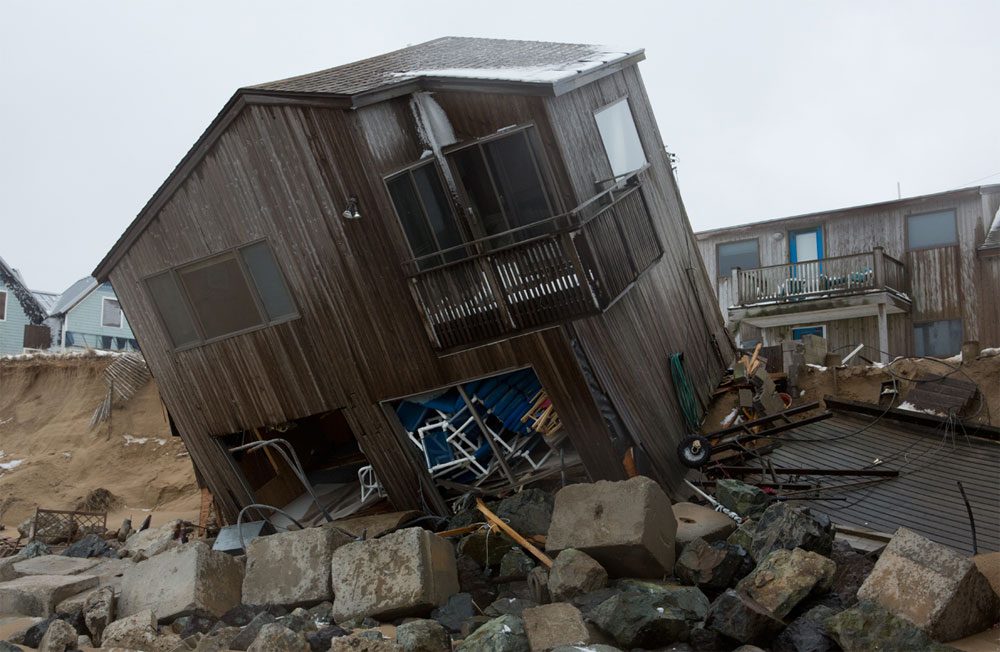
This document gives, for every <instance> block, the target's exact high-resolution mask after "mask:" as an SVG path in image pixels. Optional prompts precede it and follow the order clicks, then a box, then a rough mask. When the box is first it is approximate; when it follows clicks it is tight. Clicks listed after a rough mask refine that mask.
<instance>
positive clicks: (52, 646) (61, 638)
mask: <svg viewBox="0 0 1000 652" xmlns="http://www.w3.org/2000/svg"><path fill="white" fill-rule="evenodd" d="M76 637H77V633H76V630H75V629H73V626H72V625H70V624H69V623H67V622H66V621H65V620H54V621H52V623H51V624H50V625H49V628H48V629H47V630H45V634H44V635H43V636H42V641H41V643H40V644H39V645H38V652H66V650H74V649H76Z"/></svg>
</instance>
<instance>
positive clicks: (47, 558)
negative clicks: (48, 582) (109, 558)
mask: <svg viewBox="0 0 1000 652" xmlns="http://www.w3.org/2000/svg"><path fill="white" fill-rule="evenodd" d="M98 563H99V560H97V559H77V558H74V557H63V556H62V555H42V556H40V557H33V558H31V559H24V560H21V561H19V562H17V563H16V564H14V570H15V571H16V572H17V573H18V574H19V575H22V576H23V575H82V574H85V573H86V574H87V575H91V574H92V573H88V572H87V571H88V570H90V569H91V568H93V567H94V566H96V565H97V564H98Z"/></svg>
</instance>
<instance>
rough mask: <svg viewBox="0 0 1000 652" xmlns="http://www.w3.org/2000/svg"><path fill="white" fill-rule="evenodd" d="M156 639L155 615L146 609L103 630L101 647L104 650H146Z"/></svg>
mask: <svg viewBox="0 0 1000 652" xmlns="http://www.w3.org/2000/svg"><path fill="white" fill-rule="evenodd" d="M156 639H157V629H156V614H155V613H154V612H153V611H152V610H150V609H146V610H144V611H138V612H136V613H134V614H132V615H131V616H128V617H126V618H120V619H118V620H116V621H114V622H113V623H111V624H110V625H108V626H107V627H106V628H105V629H104V636H103V637H102V639H101V645H102V646H103V647H105V648H111V647H120V648H126V649H133V650H148V649H150V648H151V647H152V646H153V645H154V644H155V642H156Z"/></svg>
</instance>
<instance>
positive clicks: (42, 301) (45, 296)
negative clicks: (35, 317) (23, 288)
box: [31, 290, 59, 315]
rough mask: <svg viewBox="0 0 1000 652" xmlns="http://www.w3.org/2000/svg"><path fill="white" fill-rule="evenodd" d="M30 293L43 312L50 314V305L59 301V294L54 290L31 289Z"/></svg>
mask: <svg viewBox="0 0 1000 652" xmlns="http://www.w3.org/2000/svg"><path fill="white" fill-rule="evenodd" d="M31 295H32V296H33V297H35V301H37V302H38V305H40V306H41V307H42V310H44V311H45V314H47V315H49V314H52V307H53V306H54V305H56V302H58V301H59V294H58V293H56V292H45V291H44V290H31Z"/></svg>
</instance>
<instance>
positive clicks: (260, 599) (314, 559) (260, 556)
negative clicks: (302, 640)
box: [242, 527, 354, 607]
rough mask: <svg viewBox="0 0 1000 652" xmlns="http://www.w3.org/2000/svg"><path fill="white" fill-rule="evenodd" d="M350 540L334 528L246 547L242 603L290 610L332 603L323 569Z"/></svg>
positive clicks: (287, 535) (273, 537) (282, 536)
mask: <svg viewBox="0 0 1000 652" xmlns="http://www.w3.org/2000/svg"><path fill="white" fill-rule="evenodd" d="M353 540H354V539H353V538H351V537H349V536H348V535H346V534H344V533H343V532H341V531H340V530H338V529H336V528H329V527H326V528H324V527H319V528H306V529H304V530H292V531H289V532H282V533H280V534H272V535H270V536H263V537H257V538H255V539H253V540H252V541H251V542H250V543H249V544H247V562H246V572H245V574H244V576H243V591H242V595H243V603H244V604H251V605H274V604H279V605H283V606H286V607H293V606H298V605H304V604H313V603H316V602H322V601H324V600H332V599H333V589H332V588H331V586H330V575H329V574H328V573H325V572H317V569H319V568H323V569H325V568H327V567H328V566H329V565H330V560H331V559H332V557H333V551H334V550H336V549H337V548H339V547H340V546H342V545H344V544H346V543H350V542H351V541H353Z"/></svg>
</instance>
